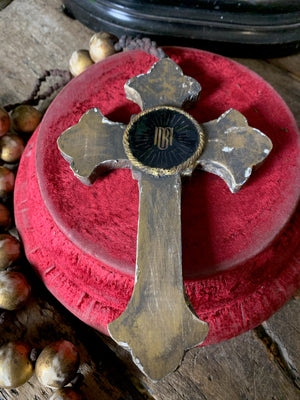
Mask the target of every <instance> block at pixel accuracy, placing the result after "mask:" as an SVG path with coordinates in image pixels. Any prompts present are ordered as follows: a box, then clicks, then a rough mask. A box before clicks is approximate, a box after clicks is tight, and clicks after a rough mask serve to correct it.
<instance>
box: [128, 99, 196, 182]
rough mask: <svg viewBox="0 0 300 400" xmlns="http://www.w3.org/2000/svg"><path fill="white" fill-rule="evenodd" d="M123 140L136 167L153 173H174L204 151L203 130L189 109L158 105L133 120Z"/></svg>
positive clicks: (190, 163) (187, 166) (186, 166)
mask: <svg viewBox="0 0 300 400" xmlns="http://www.w3.org/2000/svg"><path fill="white" fill-rule="evenodd" d="M123 144H124V148H125V151H126V154H127V157H128V158H129V160H130V161H131V162H132V164H133V165H134V166H135V167H137V168H139V169H141V170H142V171H145V172H148V173H150V174H152V175H157V176H160V175H172V174H176V173H178V172H180V171H183V170H185V169H187V168H191V167H193V165H194V164H195V161H196V160H197V159H198V158H199V156H200V154H201V152H202V149H203V145H204V134H203V131H202V129H201V127H200V125H199V124H198V123H197V121H195V120H194V119H193V118H192V117H191V116H190V115H189V114H187V113H186V112H184V111H182V110H179V109H177V108H175V107H155V108H151V109H148V110H146V111H143V112H141V113H140V114H138V115H137V116H136V117H135V118H133V119H132V120H131V122H130V124H129V125H128V127H127V129H126V131H125V133H124V138H123Z"/></svg>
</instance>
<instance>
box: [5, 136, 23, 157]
mask: <svg viewBox="0 0 300 400" xmlns="http://www.w3.org/2000/svg"><path fill="white" fill-rule="evenodd" d="M0 149H1V150H0V158H1V159H2V160H3V161H5V162H7V163H14V162H17V161H19V159H20V158H21V155H22V153H23V151H24V141H23V139H22V138H21V137H20V136H19V135H16V134H14V133H12V134H9V135H4V136H2V137H1V138H0Z"/></svg>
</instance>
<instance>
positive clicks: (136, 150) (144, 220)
mask: <svg viewBox="0 0 300 400" xmlns="http://www.w3.org/2000/svg"><path fill="white" fill-rule="evenodd" d="M200 90H201V87H200V85H199V83H198V82H197V81H196V80H194V79H193V78H191V77H188V76H185V75H183V73H182V70H181V69H180V68H179V66H178V65H177V64H176V63H174V62H173V61H172V60H171V59H169V58H164V59H161V60H160V61H158V62H157V63H155V64H154V65H153V67H152V68H151V69H150V71H149V72H148V73H147V74H143V75H139V76H136V77H134V78H132V79H130V80H129V81H128V82H127V83H126V84H125V92H126V95H127V98H128V99H130V100H132V101H134V102H135V103H137V104H138V105H139V106H140V107H141V109H142V112H141V113H140V114H138V115H136V116H134V117H133V118H132V119H131V122H130V123H129V125H124V124H120V123H115V122H112V121H110V120H108V119H107V118H105V117H104V116H103V115H102V114H101V112H100V111H99V110H98V109H96V108H95V109H91V110H89V111H87V112H86V113H85V114H84V115H83V116H82V117H81V119H80V121H79V123H78V124H76V125H74V126H73V127H71V128H69V129H67V130H66V131H65V132H63V133H62V134H61V136H60V137H59V138H58V147H59V149H60V151H61V153H62V155H63V157H64V158H65V159H66V160H67V161H68V162H69V163H70V164H71V168H72V170H73V172H74V174H75V176H77V177H78V178H79V179H80V180H81V181H82V182H83V183H84V184H91V183H93V182H94V181H95V179H96V178H97V177H98V176H99V175H101V174H102V173H103V172H104V171H107V170H109V169H111V168H132V170H133V176H134V178H136V179H138V182H139V191H140V204H139V222H138V237H137V253H136V273H135V286H134V291H133V294H132V297H131V299H130V301H129V303H128V305H127V308H126V310H125V311H124V312H123V314H121V315H120V316H119V318H117V319H116V320H114V321H113V322H111V323H110V324H109V326H108V330H109V333H110V335H111V336H112V338H113V339H114V340H115V341H116V342H117V343H119V344H120V345H121V346H123V347H125V348H127V349H129V350H130V351H131V353H132V356H133V358H134V361H135V362H136V364H137V365H138V366H139V367H140V368H141V369H142V370H143V371H144V373H145V374H147V375H148V376H149V377H150V378H151V379H153V380H158V379H160V378H162V377H164V376H165V375H167V374H168V373H170V372H172V371H173V370H175V369H176V368H177V367H178V365H180V363H181V360H182V357H183V355H184V352H185V351H186V350H187V349H189V348H191V347H194V346H197V345H199V344H201V343H202V342H203V341H204V339H205V337H206V336H207V333H208V324H207V323H205V322H204V321H201V320H200V319H199V318H198V317H197V316H196V314H195V312H193V310H192V309H191V307H190V305H189V304H188V302H187V301H186V297H185V293H184V286H183V278H182V259H181V175H183V174H184V175H189V174H191V173H192V171H193V169H194V168H196V167H197V166H201V168H202V169H204V170H206V171H209V172H213V173H215V174H217V175H219V176H220V177H221V178H223V179H224V180H225V182H226V183H227V184H228V186H229V188H230V190H231V191H232V192H236V191H238V190H239V189H240V187H241V186H242V185H243V184H244V183H245V182H246V181H247V179H248V178H249V176H250V174H251V172H252V168H253V166H255V165H257V164H259V163H261V162H262V161H263V160H264V159H265V157H266V156H267V155H268V154H269V152H270V151H271V149H272V143H271V141H270V140H269V138H268V137H267V136H265V135H264V134H263V133H261V132H260V131H259V130H257V129H255V128H251V127H249V126H248V123H247V120H246V118H245V117H244V116H243V115H242V114H241V113H239V112H238V111H236V110H233V109H231V110H229V111H227V112H225V113H224V114H223V115H221V116H220V117H219V118H218V119H217V120H213V121H210V122H207V123H204V124H202V125H199V124H198V122H197V121H196V120H195V119H194V118H192V117H191V116H190V115H189V114H187V113H186V112H185V111H183V110H182V108H183V107H184V106H185V105H186V104H187V103H191V102H194V101H196V100H197V98H198V95H199V93H200Z"/></svg>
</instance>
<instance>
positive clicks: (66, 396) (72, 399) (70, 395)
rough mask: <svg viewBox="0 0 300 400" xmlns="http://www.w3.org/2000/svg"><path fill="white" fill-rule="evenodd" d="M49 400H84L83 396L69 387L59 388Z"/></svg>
mask: <svg viewBox="0 0 300 400" xmlns="http://www.w3.org/2000/svg"><path fill="white" fill-rule="evenodd" d="M49 400H83V397H82V395H81V394H80V393H78V392H76V391H75V390H74V389H72V388H69V387H67V388H63V389H59V390H57V391H56V392H55V393H53V395H52V396H51V397H50V399H49Z"/></svg>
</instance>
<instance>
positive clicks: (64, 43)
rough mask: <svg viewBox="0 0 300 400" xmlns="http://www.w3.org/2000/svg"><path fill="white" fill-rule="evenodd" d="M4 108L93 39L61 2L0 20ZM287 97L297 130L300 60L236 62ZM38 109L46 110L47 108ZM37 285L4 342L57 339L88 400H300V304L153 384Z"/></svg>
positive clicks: (33, 384)
mask: <svg viewBox="0 0 300 400" xmlns="http://www.w3.org/2000/svg"><path fill="white" fill-rule="evenodd" d="M0 33H1V47H0V55H1V58H0V59H1V61H0V75H1V79H0V104H4V105H5V104H8V103H14V102H19V101H22V100H24V99H25V98H26V97H27V96H28V95H29V94H30V92H31V90H32V87H33V84H34V82H35V79H36V78H37V77H39V76H40V74H41V73H42V72H43V71H44V70H45V69H52V68H61V69H66V68H67V65H68V59H69V57H70V55H71V53H72V52H73V51H74V50H76V49H79V48H87V47H88V42H89V38H90V36H91V35H92V32H91V31H90V30H89V29H88V28H86V27H84V26H82V25H81V24H80V23H79V22H77V21H74V20H72V19H70V18H68V17H66V16H65V15H64V14H63V13H62V12H61V3H60V0H52V1H51V2H48V1H46V0H27V1H26V2H24V1H22V0H13V1H12V3H11V4H10V5H9V6H7V7H6V8H5V9H4V10H2V11H1V12H0ZM237 61H239V62H241V63H242V64H244V65H246V66H248V67H250V68H251V69H252V70H254V71H255V72H257V73H258V74H259V75H261V76H262V77H263V78H264V79H265V80H267V81H268V82H270V83H271V84H272V86H273V87H274V88H275V89H276V90H277V91H278V92H279V94H281V96H282V97H283V99H284V100H285V102H286V103H287V104H288V106H289V107H290V109H291V111H292V112H293V113H294V115H295V117H296V119H297V122H298V125H300V54H298V55H294V56H289V57H285V58H280V59H272V60H255V59H237ZM45 107H46V104H44V105H43V104H42V105H41V108H42V109H43V108H45ZM31 279H32V280H33V286H34V288H35V290H34V296H33V299H32V300H31V301H30V303H29V304H28V305H27V306H26V307H25V308H24V309H23V310H21V311H19V312H18V313H13V314H11V315H10V316H9V318H8V319H7V320H6V321H5V322H4V323H3V324H1V325H0V341H1V343H2V342H3V341H6V340H8V339H16V338H26V340H28V342H29V343H32V344H33V345H36V346H38V347H43V345H44V344H46V343H48V342H49V341H50V340H54V339H58V338H61V337H64V338H68V339H70V340H72V341H73V342H74V343H75V344H76V345H78V346H79V350H80V354H81V360H82V363H81V371H82V372H83V374H84V378H85V379H84V384H83V386H82V392H83V393H84V396H85V398H86V399H87V400H92V399H93V400H98V399H99V400H100V399H107V400H108V399H119V400H121V399H126V400H127V399H128V400H129V399H137V400H138V399H143V398H144V399H156V400H180V399H188V400H191V399H192V400H198V399H199V400H227V399H230V400H297V399H299V397H300V377H299V375H300V358H299V353H300V313H299V305H300V299H299V296H295V298H293V299H291V300H290V301H289V302H288V304H287V305H286V306H284V307H283V308H282V309H281V310H280V311H279V312H278V313H276V314H275V315H274V316H273V317H272V318H270V319H269V320H268V321H267V322H265V323H263V324H262V325H261V326H260V327H258V328H257V329H256V330H253V331H251V332H248V333H246V334H244V335H241V336H239V337H237V338H234V339H231V340H230V341H227V342H225V343H222V344H218V345H214V346H209V347H206V348H197V349H193V350H190V351H189V352H188V353H187V354H186V356H185V358H184V361H183V364H182V366H181V368H180V369H179V370H177V371H176V372H175V373H173V374H171V375H170V376H168V377H167V378H165V379H163V380H162V381H160V382H159V383H152V382H151V381H149V380H148V379H146V378H145V377H144V376H142V374H141V372H140V371H139V370H138V368H137V367H136V366H135V365H134V364H133V363H132V361H131V360H130V358H129V356H128V354H127V353H126V352H125V351H124V350H122V349H121V348H120V347H117V346H116V345H115V344H114V343H113V342H112V341H111V340H110V339H109V338H107V337H103V336H101V335H98V334H97V333H96V332H94V331H93V330H92V329H90V328H88V327H86V326H85V325H84V324H82V323H80V322H79V321H77V320H76V319H75V318H74V317H72V316H71V315H69V314H68V313H67V312H65V310H63V309H62V307H61V306H60V305H59V304H57V302H56V301H55V300H54V299H53V298H52V297H51V296H49V295H48V294H47V292H46V290H45V289H44V288H43V287H42V286H41V285H40V284H39V282H36V278H34V277H33V276H32V277H31ZM51 392H52V390H51V389H47V388H45V387H42V386H41V385H40V384H39V383H38V382H37V380H36V379H35V377H33V378H32V379H31V380H30V381H29V382H28V383H26V384H25V385H23V386H22V387H20V388H18V389H16V390H4V389H0V399H1V400H2V399H21V400H29V399H34V400H42V399H47V398H49V394H50V393H51Z"/></svg>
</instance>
